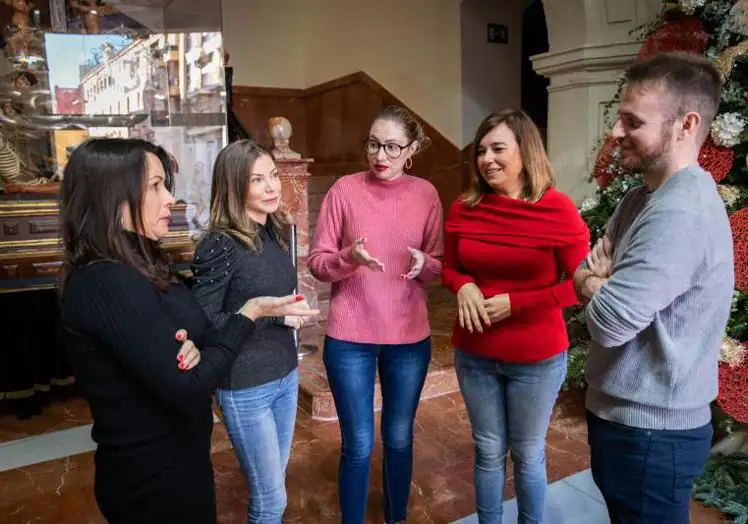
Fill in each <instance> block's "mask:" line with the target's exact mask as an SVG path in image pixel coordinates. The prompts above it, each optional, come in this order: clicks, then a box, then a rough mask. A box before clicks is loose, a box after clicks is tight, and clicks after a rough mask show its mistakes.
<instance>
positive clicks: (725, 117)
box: [712, 113, 745, 147]
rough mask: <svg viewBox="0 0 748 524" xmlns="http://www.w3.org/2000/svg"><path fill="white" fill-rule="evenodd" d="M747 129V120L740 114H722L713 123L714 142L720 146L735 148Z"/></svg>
mask: <svg viewBox="0 0 748 524" xmlns="http://www.w3.org/2000/svg"><path fill="white" fill-rule="evenodd" d="M744 129H745V120H743V117H742V116H741V115H740V113H722V114H720V115H717V118H715V119H714V122H712V140H714V143H715V144H717V145H718V146H722V147H735V146H736V145H738V144H739V143H740V135H741V134H742V133H743V130H744Z"/></svg>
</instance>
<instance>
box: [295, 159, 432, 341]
mask: <svg viewBox="0 0 748 524" xmlns="http://www.w3.org/2000/svg"><path fill="white" fill-rule="evenodd" d="M361 237H365V238H366V239H367V242H366V244H365V246H364V247H366V249H367V251H368V252H369V254H370V255H371V256H373V257H375V258H378V259H379V260H380V261H382V263H384V266H385V271H384V272H375V271H372V270H370V269H368V268H366V267H363V266H359V265H358V264H357V263H356V261H355V259H354V258H353V256H352V248H351V245H352V244H353V242H354V241H355V240H356V239H357V238H361ZM408 247H413V248H416V249H419V250H421V251H422V252H423V253H424V254H425V255H426V263H425V265H424V268H423V271H422V272H421V274H420V275H419V277H418V278H417V279H415V280H405V279H403V278H402V277H401V275H402V274H404V273H407V272H408V270H409V268H410V253H409V252H408V249H407V248H408ZM442 254H443V243H442V206H441V202H440V201H439V195H438V194H437V192H436V189H435V188H434V186H433V185H431V183H430V182H428V181H426V180H424V179H422V178H417V177H414V176H409V175H403V176H402V177H400V178H397V179H395V180H392V181H383V180H379V179H377V178H375V177H374V176H372V175H371V174H370V173H368V172H364V173H355V174H352V175H347V176H344V177H342V178H340V179H338V180H337V181H336V182H335V184H333V186H332V188H330V191H329V192H328V193H327V196H325V199H324V201H323V202H322V208H321V209H320V213H319V218H318V219H317V230H316V234H315V239H314V245H313V247H312V249H311V251H310V253H309V270H310V271H311V273H312V275H313V276H314V277H315V278H317V279H318V280H321V281H323V282H331V283H332V295H331V297H330V313H329V317H328V320H327V326H326V330H325V332H326V334H327V335H328V336H330V337H332V338H336V339H338V340H345V341H348V342H358V343H369V344H409V343H413V342H418V341H420V340H423V339H424V338H426V337H428V336H429V334H430V327H429V320H428V312H427V309H426V289H425V284H426V282H428V281H429V280H431V279H433V278H435V277H438V276H439V275H440V274H441V268H442V263H441V257H442Z"/></svg>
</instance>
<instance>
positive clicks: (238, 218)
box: [209, 140, 291, 251]
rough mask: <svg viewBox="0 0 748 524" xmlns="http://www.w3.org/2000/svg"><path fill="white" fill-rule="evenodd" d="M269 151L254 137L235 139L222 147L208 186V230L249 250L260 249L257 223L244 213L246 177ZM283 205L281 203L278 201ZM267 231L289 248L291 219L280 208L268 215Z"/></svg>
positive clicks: (245, 206)
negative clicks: (226, 237)
mask: <svg viewBox="0 0 748 524" xmlns="http://www.w3.org/2000/svg"><path fill="white" fill-rule="evenodd" d="M263 155H264V156H268V157H270V158H273V155H271V154H270V152H269V151H268V150H267V149H265V148H264V147H262V146H261V145H259V144H258V143H257V142H255V141H253V140H238V141H236V142H232V143H231V144H229V145H228V146H226V147H224V148H223V150H221V152H220V153H218V157H217V158H216V163H215V165H214V166H213V185H212V187H211V188H210V225H209V230H210V231H222V232H224V233H227V234H229V235H231V236H232V237H234V238H235V239H236V240H238V241H239V242H241V243H242V244H244V245H245V246H246V247H247V248H248V249H250V250H252V251H261V250H262V240H261V239H260V237H259V235H258V231H257V230H258V227H257V224H256V223H255V222H254V221H253V220H252V219H251V218H249V216H248V215H247V197H248V196H249V179H250V176H251V174H252V168H253V167H254V164H255V162H257V159H258V158H260V157H261V156H263ZM281 205H282V204H281ZM268 219H269V221H270V224H271V226H272V227H271V228H269V229H270V233H271V234H272V235H273V237H274V238H275V240H276V241H277V242H278V244H280V246H281V247H282V248H283V249H284V250H286V251H288V250H289V237H290V234H289V233H290V230H291V222H290V220H289V218H288V215H287V214H286V212H285V211H283V209H282V208H278V210H277V211H275V212H274V213H271V214H270V215H268Z"/></svg>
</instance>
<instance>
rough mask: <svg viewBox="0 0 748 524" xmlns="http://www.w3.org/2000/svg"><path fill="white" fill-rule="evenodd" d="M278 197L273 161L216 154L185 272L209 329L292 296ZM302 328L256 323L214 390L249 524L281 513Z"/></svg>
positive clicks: (251, 152)
mask: <svg viewBox="0 0 748 524" xmlns="http://www.w3.org/2000/svg"><path fill="white" fill-rule="evenodd" d="M280 189H281V188H280V180H279V178H278V172H277V169H276V166H275V162H274V161H273V158H272V156H271V155H270V153H268V152H267V151H266V150H264V149H263V148H261V147H260V146H259V145H257V144H256V143H254V142H253V141H251V140H242V141H238V142H234V143H232V144H230V145H229V146H227V147H226V148H225V149H223V151H221V153H219V155H218V158H217V159H216V163H215V166H214V169H213V185H212V190H211V205H210V226H209V232H208V234H207V235H206V236H205V237H204V238H203V239H202V240H201V242H200V243H199V245H198V246H197V250H196V252H195V259H194V261H193V265H192V269H193V272H194V274H195V281H194V284H193V287H192V293H193V296H194V297H195V298H196V299H197V301H198V302H199V303H200V305H201V306H202V307H203V310H204V311H205V313H206V314H207V315H208V318H210V319H211V321H212V322H213V323H214V324H215V325H216V326H219V327H220V326H221V325H223V323H224V322H226V319H228V318H230V317H231V315H233V314H234V313H235V311H236V310H237V309H238V308H239V307H241V305H242V304H243V303H244V302H246V300H247V299H248V298H251V297H255V296H264V295H273V296H282V295H287V294H289V293H292V292H293V290H294V288H295V287H296V269H295V267H294V264H293V262H292V260H291V257H290V255H289V236H290V235H289V231H290V225H289V221H288V218H287V216H286V214H285V212H284V211H282V210H281V209H280V197H281V193H280ZM300 326H301V319H300V318H299V317H273V318H268V319H260V320H258V321H257V329H256V330H255V331H254V332H253V333H252V334H251V335H250V336H248V337H247V338H246V340H245V341H244V344H243V345H242V348H241V350H240V352H239V356H238V358H237V359H236V361H235V362H234V364H233V366H232V367H231V371H230V372H229V373H228V375H226V377H225V378H224V379H223V380H222V381H221V382H220V384H219V389H218V391H217V395H216V396H217V399H218V403H219V405H220V406H221V410H222V412H223V418H224V422H225V424H226V428H227V429H228V433H229V436H230V437H231V441H232V443H233V445H234V450H235V451H236V454H237V457H238V458H239V463H240V464H241V467H242V471H243V473H244V475H245V477H246V478H247V482H248V484H249V493H250V498H249V510H248V523H249V524H253V523H260V522H261V523H263V524H270V523H280V522H281V521H282V518H283V513H284V511H285V508H286V488H285V476H286V475H285V472H286V466H287V464H288V459H289V455H290V452H291V442H292V440H293V432H294V424H295V422H296V403H297V399H298V384H299V379H298V371H297V369H296V368H297V365H298V359H297V356H296V345H295V343H294V337H293V329H295V328H298V327H300Z"/></svg>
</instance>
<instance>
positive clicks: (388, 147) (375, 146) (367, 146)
mask: <svg viewBox="0 0 748 524" xmlns="http://www.w3.org/2000/svg"><path fill="white" fill-rule="evenodd" d="M412 143H413V142H411V143H410V144H408V145H406V146H401V145H400V144H396V143H394V142H387V143H386V144H381V143H380V142H379V140H376V139H374V138H367V139H366V140H364V150H366V154H367V155H376V154H377V153H379V150H380V149H382V148H384V154H385V155H387V156H388V157H390V158H391V159H393V160H394V159H397V158H400V155H402V154H403V149H408V148H409V147H410V145H411V144H412Z"/></svg>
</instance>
